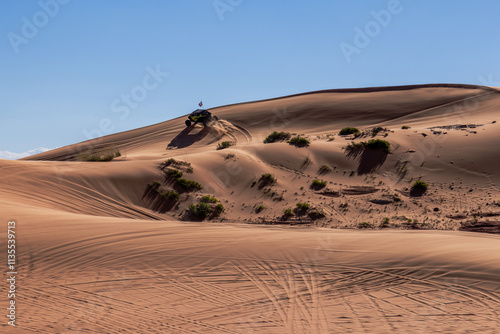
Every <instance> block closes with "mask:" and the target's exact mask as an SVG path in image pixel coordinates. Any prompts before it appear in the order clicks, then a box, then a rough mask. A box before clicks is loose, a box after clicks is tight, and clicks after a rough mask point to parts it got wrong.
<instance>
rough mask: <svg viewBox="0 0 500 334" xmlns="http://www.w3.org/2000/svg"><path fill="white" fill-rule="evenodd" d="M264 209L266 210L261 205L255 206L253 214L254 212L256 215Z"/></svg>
mask: <svg viewBox="0 0 500 334" xmlns="http://www.w3.org/2000/svg"><path fill="white" fill-rule="evenodd" d="M265 208H266V207H265V206H264V205H262V204H260V205H257V206H256V207H255V212H256V213H260V212H262V211H263V210H264V209H265Z"/></svg>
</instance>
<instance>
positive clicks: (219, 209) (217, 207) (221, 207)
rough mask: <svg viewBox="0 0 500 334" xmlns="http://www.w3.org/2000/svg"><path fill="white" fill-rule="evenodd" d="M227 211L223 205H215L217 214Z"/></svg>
mask: <svg viewBox="0 0 500 334" xmlns="http://www.w3.org/2000/svg"><path fill="white" fill-rule="evenodd" d="M225 210H226V209H225V208H224V205H222V204H221V203H219V204H217V205H215V212H224V211H225Z"/></svg>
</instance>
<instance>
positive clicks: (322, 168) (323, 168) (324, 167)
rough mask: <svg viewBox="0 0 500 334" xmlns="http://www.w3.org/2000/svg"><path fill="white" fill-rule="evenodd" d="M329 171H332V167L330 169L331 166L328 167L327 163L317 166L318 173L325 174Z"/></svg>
mask: <svg viewBox="0 0 500 334" xmlns="http://www.w3.org/2000/svg"><path fill="white" fill-rule="evenodd" d="M331 171H332V169H331V168H330V166H328V165H321V166H320V167H319V173H320V174H326V173H329V172H331Z"/></svg>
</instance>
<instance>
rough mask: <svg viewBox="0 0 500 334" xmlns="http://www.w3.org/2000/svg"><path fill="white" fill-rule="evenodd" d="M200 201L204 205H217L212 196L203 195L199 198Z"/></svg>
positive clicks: (215, 199)
mask: <svg viewBox="0 0 500 334" xmlns="http://www.w3.org/2000/svg"><path fill="white" fill-rule="evenodd" d="M200 201H201V202H205V203H217V202H218V201H219V200H218V199H217V198H215V197H214V196H210V195H205V196H203V197H202V198H201V200H200Z"/></svg>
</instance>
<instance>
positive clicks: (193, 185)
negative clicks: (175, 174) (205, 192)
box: [177, 177, 203, 190]
mask: <svg viewBox="0 0 500 334" xmlns="http://www.w3.org/2000/svg"><path fill="white" fill-rule="evenodd" d="M177 184H179V185H180V186H181V187H182V188H184V189H186V190H192V189H198V190H200V189H203V187H202V186H201V184H199V183H198V182H196V181H193V180H187V179H184V178H182V177H181V178H178V179H177Z"/></svg>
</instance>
